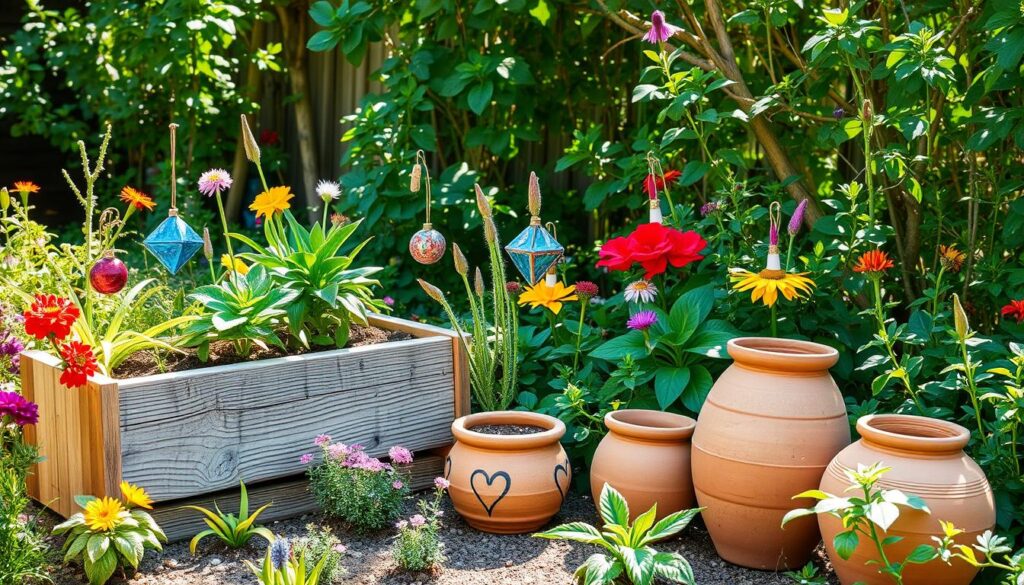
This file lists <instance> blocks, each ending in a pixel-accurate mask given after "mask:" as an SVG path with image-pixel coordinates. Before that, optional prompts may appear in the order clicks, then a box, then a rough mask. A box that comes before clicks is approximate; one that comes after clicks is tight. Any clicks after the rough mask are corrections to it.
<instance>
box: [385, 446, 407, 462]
mask: <svg viewBox="0 0 1024 585" xmlns="http://www.w3.org/2000/svg"><path fill="white" fill-rule="evenodd" d="M388 458H389V459H391V462H392V463H396V464H398V465H409V464H410V463H412V451H410V450H408V449H406V448H405V447H398V446H394V447H392V448H390V449H388Z"/></svg>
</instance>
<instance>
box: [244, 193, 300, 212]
mask: <svg viewBox="0 0 1024 585" xmlns="http://www.w3.org/2000/svg"><path fill="white" fill-rule="evenodd" d="M292 197H295V195H292V192H291V189H289V188H288V187H271V188H270V189H268V190H266V191H264V192H262V193H260V194H259V195H257V196H256V200H255V201H253V202H252V205H250V206H249V209H250V210H252V211H255V212H256V217H260V216H263V217H267V218H270V217H273V216H274V214H275V213H282V212H283V211H284V210H285V209H290V208H291V203H289V201H291V199H292Z"/></svg>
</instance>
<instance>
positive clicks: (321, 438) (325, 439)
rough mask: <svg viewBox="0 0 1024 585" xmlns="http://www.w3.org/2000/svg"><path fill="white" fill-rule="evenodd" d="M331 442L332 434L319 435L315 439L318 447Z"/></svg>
mask: <svg viewBox="0 0 1024 585" xmlns="http://www.w3.org/2000/svg"><path fill="white" fill-rule="evenodd" d="M330 442H331V436H330V435H317V436H316V438H315V439H313V444H314V445H316V446H317V447H323V446H324V445H327V444H329V443H330Z"/></svg>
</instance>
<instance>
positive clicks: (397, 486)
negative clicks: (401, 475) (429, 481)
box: [391, 479, 405, 490]
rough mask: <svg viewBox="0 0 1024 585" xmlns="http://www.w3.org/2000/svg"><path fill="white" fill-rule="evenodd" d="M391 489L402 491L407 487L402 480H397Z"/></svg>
mask: <svg viewBox="0 0 1024 585" xmlns="http://www.w3.org/2000/svg"><path fill="white" fill-rule="evenodd" d="M391 487H393V488H395V489H396V490H400V489H402V488H404V487H405V484H404V483H402V480H400V479H396V480H395V481H393V482H391Z"/></svg>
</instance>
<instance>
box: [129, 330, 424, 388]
mask: <svg viewBox="0 0 1024 585" xmlns="http://www.w3.org/2000/svg"><path fill="white" fill-rule="evenodd" d="M412 338H413V336H412V335H409V334H408V333H405V332H403V331H387V330H385V329H380V328H377V327H363V326H361V325H353V326H352V327H351V329H350V331H349V338H348V344H346V345H345V347H360V346H363V345H375V344H378V343H387V342H389V341H404V340H406V339H412ZM179 349H181V350H182V351H184V352H185V353H170V352H165V353H161V354H159V355H157V354H156V353H154V352H152V351H140V352H138V353H135V354H132V355H131V356H130V357H129V358H128V359H126V360H125V361H124V362H122V363H121V365H119V366H118V367H117V368H116V369H115V370H114V377H115V378H138V377H140V376H149V375H152V374H163V373H165V372H181V371H184V370H197V369H200V368H210V367H213V366H223V365H226V364H234V363H238V362H250V361H255V360H264V359H270V358H276V357H284V356H288V355H301V354H304V353H316V352H319V351H330V350H332V349H337V348H335V347H333V346H331V347H314V348H312V349H303V350H299V351H294V350H282V349H281V348H278V347H273V346H271V347H270V348H268V349H263V348H261V347H258V346H253V348H252V351H251V352H250V353H249V355H248V356H245V357H239V356H238V355H236V354H235V350H234V346H233V345H232V344H231V342H228V341H218V342H216V343H212V344H210V359H208V360H207V361H205V362H203V361H200V360H199V356H198V355H197V354H196V350H195V349H194V348H179Z"/></svg>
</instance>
